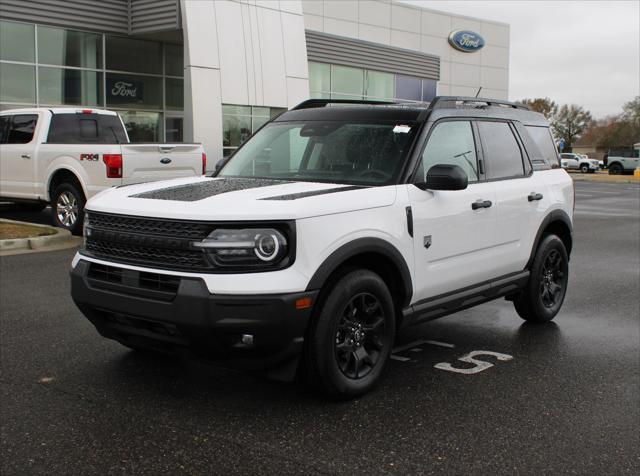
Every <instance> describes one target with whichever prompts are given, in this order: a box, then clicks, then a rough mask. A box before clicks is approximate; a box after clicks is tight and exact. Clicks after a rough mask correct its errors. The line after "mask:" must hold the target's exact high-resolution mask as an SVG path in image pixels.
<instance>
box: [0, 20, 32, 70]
mask: <svg viewBox="0 0 640 476" xmlns="http://www.w3.org/2000/svg"><path fill="white" fill-rule="evenodd" d="M35 38H36V37H35V32H34V26H33V25H28V24H26V23H15V22H12V21H0V59H3V60H6V61H24V62H25V63H33V62H34V61H35V60H36V55H35Z"/></svg>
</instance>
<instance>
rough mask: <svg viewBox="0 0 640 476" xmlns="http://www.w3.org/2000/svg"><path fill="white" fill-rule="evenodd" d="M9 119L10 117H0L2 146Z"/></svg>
mask: <svg viewBox="0 0 640 476" xmlns="http://www.w3.org/2000/svg"><path fill="white" fill-rule="evenodd" d="M10 119H11V116H0V144H4V141H5V140H6V139H7V132H8V129H9V122H11V121H10Z"/></svg>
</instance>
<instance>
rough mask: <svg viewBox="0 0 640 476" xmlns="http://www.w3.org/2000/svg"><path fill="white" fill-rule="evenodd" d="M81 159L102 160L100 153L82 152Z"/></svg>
mask: <svg viewBox="0 0 640 476" xmlns="http://www.w3.org/2000/svg"><path fill="white" fill-rule="evenodd" d="M80 160H90V161H91V162H97V161H98V160H100V154H80Z"/></svg>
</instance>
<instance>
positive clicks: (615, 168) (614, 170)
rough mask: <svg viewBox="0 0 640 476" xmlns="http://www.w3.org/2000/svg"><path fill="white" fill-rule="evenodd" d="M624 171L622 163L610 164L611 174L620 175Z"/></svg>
mask: <svg viewBox="0 0 640 476" xmlns="http://www.w3.org/2000/svg"><path fill="white" fill-rule="evenodd" d="M622 172H624V169H623V168H622V165H620V164H611V165H610V166H609V175H620V174H621V173H622Z"/></svg>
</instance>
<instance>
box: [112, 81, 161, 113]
mask: <svg viewBox="0 0 640 476" xmlns="http://www.w3.org/2000/svg"><path fill="white" fill-rule="evenodd" d="M106 90H107V107H116V108H121V107H122V108H130V109H162V78H156V77H153V76H137V75H133V74H120V73H107V88H106Z"/></svg>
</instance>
